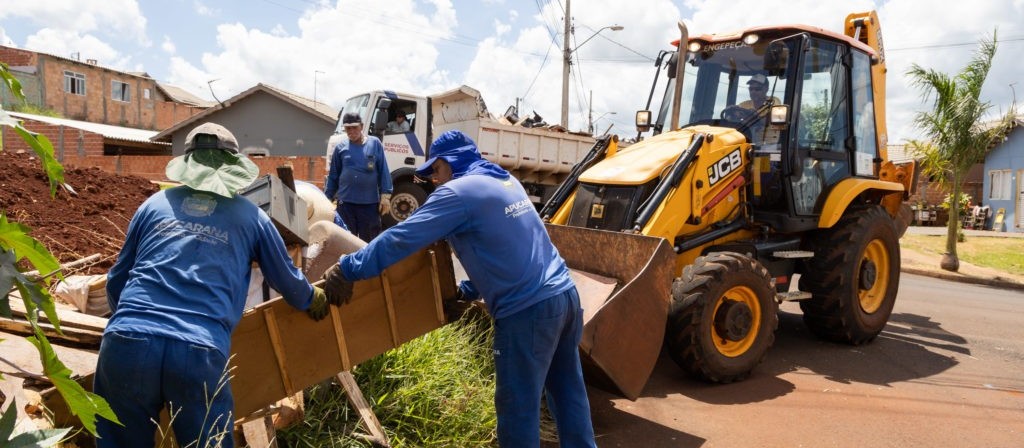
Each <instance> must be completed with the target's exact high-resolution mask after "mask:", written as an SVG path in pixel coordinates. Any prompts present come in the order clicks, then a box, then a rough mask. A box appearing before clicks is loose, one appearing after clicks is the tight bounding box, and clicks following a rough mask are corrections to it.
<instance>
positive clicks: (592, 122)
mask: <svg viewBox="0 0 1024 448" xmlns="http://www.w3.org/2000/svg"><path fill="white" fill-rule="evenodd" d="M605 115H615V112H605V113H603V114H601V116H599V117H597V119H594V118H593V115H591V119H590V131H589V132H590V134H591V135H593V134H594V123H597V122H598V121H601V119H602V118H604V116H605Z"/></svg>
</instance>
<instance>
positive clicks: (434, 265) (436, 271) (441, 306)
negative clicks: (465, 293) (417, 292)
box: [430, 250, 445, 324]
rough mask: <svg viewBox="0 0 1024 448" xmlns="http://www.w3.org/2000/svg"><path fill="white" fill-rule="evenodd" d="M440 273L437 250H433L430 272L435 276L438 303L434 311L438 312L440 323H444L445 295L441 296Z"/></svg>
mask: <svg viewBox="0 0 1024 448" xmlns="http://www.w3.org/2000/svg"><path fill="white" fill-rule="evenodd" d="M439 273H440V268H439V267H438V263H437V251H434V250H432V251H430V274H431V275H432V276H433V277H434V282H433V287H434V302H436V304H437V306H436V307H435V308H434V311H436V312H437V322H438V323H439V324H444V321H445V317H444V303H443V302H444V297H442V296H441V282H440V281H438V279H440V278H441V277H439Z"/></svg>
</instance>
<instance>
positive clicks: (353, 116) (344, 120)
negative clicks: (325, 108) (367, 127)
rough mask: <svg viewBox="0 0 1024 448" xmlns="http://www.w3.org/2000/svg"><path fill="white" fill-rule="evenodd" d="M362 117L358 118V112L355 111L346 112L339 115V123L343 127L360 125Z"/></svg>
mask: <svg viewBox="0 0 1024 448" xmlns="http://www.w3.org/2000/svg"><path fill="white" fill-rule="evenodd" d="M362 124H363V119H362V118H359V114H357V113H355V112H348V113H346V114H345V115H342V116H341V125H342V126H344V127H346V128H347V127H351V126H361V125H362Z"/></svg>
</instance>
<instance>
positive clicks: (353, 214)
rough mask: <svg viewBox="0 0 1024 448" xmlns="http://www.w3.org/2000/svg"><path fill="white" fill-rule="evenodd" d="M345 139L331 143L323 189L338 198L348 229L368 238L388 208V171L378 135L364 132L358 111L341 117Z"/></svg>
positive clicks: (336, 199)
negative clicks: (328, 167) (328, 165)
mask: <svg viewBox="0 0 1024 448" xmlns="http://www.w3.org/2000/svg"><path fill="white" fill-rule="evenodd" d="M341 120H342V121H341V122H342V125H343V126H344V127H345V134H346V135H347V136H348V139H347V140H342V141H341V143H338V145H337V146H335V147H334V152H333V153H332V154H331V169H330V171H328V173H327V182H326V184H325V188H324V193H326V194H327V197H328V198H329V199H331V200H334V201H337V204H338V205H337V210H338V214H339V215H341V219H342V220H343V221H344V222H345V225H346V226H347V227H348V228H349V230H350V231H351V232H352V233H353V234H355V235H356V236H358V237H359V239H361V240H363V241H367V242H369V241H370V240H372V239H373V238H374V237H376V236H377V235H379V234H380V228H381V221H380V216H381V215H383V214H385V213H388V212H389V211H390V210H391V171H390V170H389V169H388V161H387V159H386V158H385V157H384V145H383V144H381V142H380V139H378V138H377V137H374V136H372V135H365V134H363V120H362V118H360V117H359V114H356V113H354V112H347V113H345V115H343V116H342V118H341Z"/></svg>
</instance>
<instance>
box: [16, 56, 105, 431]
mask: <svg viewBox="0 0 1024 448" xmlns="http://www.w3.org/2000/svg"><path fill="white" fill-rule="evenodd" d="M0 79H2V80H3V83H4V85H5V86H6V87H7V88H8V89H10V90H11V92H13V93H14V95H15V97H17V98H18V99H20V100H21V101H24V100H25V95H24V93H23V92H22V90H21V83H20V82H19V81H18V80H17V79H16V78H15V77H14V76H13V75H11V73H10V72H9V71H8V68H7V65H6V64H3V63H0ZM0 126H9V127H11V128H13V129H14V131H15V132H16V133H17V134H18V135H19V136H21V138H22V139H23V140H25V142H26V143H27V144H28V145H29V147H31V148H32V150H33V151H34V152H35V153H36V155H37V156H38V157H39V160H40V162H41V164H42V169H43V171H44V172H45V173H46V176H47V178H48V179H49V183H50V197H51V198H53V197H55V196H56V194H57V188H58V187H59V186H63V187H64V188H66V189H68V190H70V191H73V190H71V187H70V186H68V185H66V184H64V167H63V166H61V164H60V162H58V161H57V159H55V158H54V156H53V154H54V151H53V145H52V144H51V143H50V140H49V139H47V138H46V136H44V135H41V134H36V133H34V132H31V131H29V130H28V129H25V127H24V126H22V124H21V122H20V121H18V120H16V119H14V117H11V116H10V115H9V114H8V113H7V112H6V111H4V110H3V109H2V108H0ZM2 143H3V142H2V141H0V149H2V147H3V146H2ZM29 230H30V229H29V228H28V227H27V226H24V225H22V224H18V223H16V222H11V221H8V220H7V217H6V214H5V213H4V212H3V211H2V210H0V315H3V316H5V317H8V318H9V317H11V307H10V292H11V291H12V290H13V289H14V288H17V289H18V292H19V293H20V296H21V299H22V301H24V303H25V311H26V312H25V318H26V319H27V320H28V322H29V324H30V325H31V327H32V332H33V336H29V337H27V338H26V340H28V341H29V342H30V343H32V345H34V346H35V347H36V349H37V350H38V351H39V358H40V361H41V363H42V366H43V374H44V375H46V377H47V378H49V380H50V381H51V382H53V385H54V386H55V387H56V388H57V391H58V392H60V394H61V396H62V397H63V398H64V401H65V402H66V403H67V405H68V408H69V409H70V410H71V413H72V414H74V415H76V416H78V418H79V420H81V422H82V426H83V427H84V428H85V429H86V430H87V431H89V432H90V433H92V434H94V435H95V434H96V418H97V416H102V417H104V418H107V419H109V420H111V421H115V422H116V421H118V420H117V417H116V416H115V415H114V412H113V410H111V409H110V405H108V404H107V402H106V401H105V400H104V399H103V398H101V397H100V396H99V395H96V394H93V393H90V392H87V391H86V390H85V389H84V388H83V387H82V385H80V384H78V382H76V381H75V380H73V379H71V374H72V372H71V369H68V368H67V366H65V365H64V363H63V362H61V361H60V359H58V358H57V353H56V352H54V351H53V347H51V346H50V341H49V340H47V339H46V336H45V335H44V334H43V329H42V327H40V326H39V311H40V310H42V312H43V313H44V314H45V315H46V317H47V319H49V321H50V323H51V324H53V327H54V329H55V330H56V331H57V332H58V333H61V334H62V331H61V328H60V319H59V317H58V316H57V309H56V307H55V306H54V303H53V297H52V296H51V295H50V293H49V290H48V288H49V287H50V285H51V282H52V281H53V278H54V277H57V278H59V279H63V277H64V276H63V274H62V273H61V267H60V263H59V262H58V261H57V258H56V257H54V256H53V254H51V253H50V251H48V250H47V249H46V247H44V246H43V245H42V244H41V243H40V242H39V241H36V240H35V239H34V238H32V237H30V236H29V235H28V233H29ZM23 260H24V261H26V262H27V264H28V265H29V266H31V268H32V269H33V270H35V271H36V272H39V274H38V275H35V274H28V273H26V272H24V271H23V270H22V269H21V268H20V267H19V262H21V261H23ZM10 413H11V411H10V408H8V411H7V412H5V413H4V416H3V417H4V418H12V419H13V417H9V416H8V414H10ZM2 435H3V434H2V433H0V436H2ZM8 435H9V434H8ZM19 437H20V436H19ZM5 441H7V442H8V443H10V442H11V441H8V440H7V439H6V437H0V445H3V443H2V442H5Z"/></svg>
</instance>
